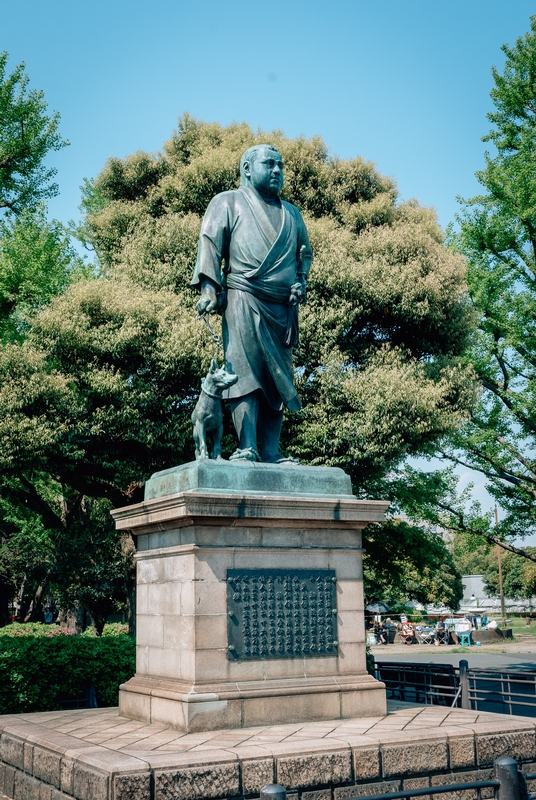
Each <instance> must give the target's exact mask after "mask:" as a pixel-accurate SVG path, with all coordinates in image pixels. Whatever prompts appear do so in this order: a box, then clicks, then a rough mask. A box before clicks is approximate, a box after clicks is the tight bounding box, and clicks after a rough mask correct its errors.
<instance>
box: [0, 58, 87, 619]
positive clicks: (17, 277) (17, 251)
mask: <svg viewBox="0 0 536 800" xmlns="http://www.w3.org/2000/svg"><path fill="white" fill-rule="evenodd" d="M6 66H7V54H6V53H3V54H0V211H1V212H2V213H1V216H0V353H1V355H0V358H3V356H4V354H5V353H4V347H6V346H7V351H9V347H8V345H9V344H10V343H14V342H17V343H19V344H20V345H22V342H23V340H24V338H25V336H26V334H27V332H28V331H29V329H30V327H31V324H32V323H31V320H32V318H33V317H34V316H35V314H37V313H38V312H39V310H40V309H42V308H43V307H44V306H46V304H47V303H48V301H49V300H50V299H51V297H53V296H54V295H57V294H59V293H61V292H62V291H64V290H65V288H66V286H67V285H68V284H69V283H70V282H72V281H73V280H74V279H75V278H76V277H77V276H80V275H82V274H84V273H85V272H87V269H85V268H84V265H83V262H82V259H80V258H79V257H78V256H77V254H76V252H75V250H74V248H73V246H72V244H71V241H70V237H69V234H68V232H67V231H66V230H65V228H64V227H63V226H62V225H61V224H60V223H58V222H56V221H49V220H48V219H47V216H46V208H45V206H44V204H43V203H44V200H45V199H46V198H49V197H52V196H53V195H55V194H56V192H57V186H56V184H55V183H54V182H53V178H54V175H55V169H54V168H53V167H47V166H46V165H45V160H46V158H47V157H48V156H49V154H50V153H51V151H54V150H58V149H60V148H62V147H64V146H65V145H66V144H67V143H66V142H65V141H63V140H62V139H61V137H60V135H59V133H58V125H59V115H58V114H55V113H53V114H50V115H49V114H47V105H46V102H45V100H44V96H43V93H42V92H40V91H36V90H30V89H29V79H28V76H27V75H26V74H25V72H24V65H23V64H21V65H19V66H18V67H16V68H15V70H14V71H13V72H12V73H11V74H8V73H7V72H6ZM7 351H6V352H7ZM28 425H29V427H31V426H32V425H33V426H34V428H35V427H37V426H36V422H35V420H34V421H33V423H32V422H30V421H29V422H28ZM25 483H28V479H27V477H26V476H25V474H24V472H23V470H22V466H21V468H20V469H17V468H15V469H13V465H12V468H11V469H10V470H8V471H5V472H4V471H3V472H2V473H0V625H2V624H5V623H6V622H7V621H8V618H9V617H8V600H9V599H10V598H11V596H12V595H13V593H14V592H15V591H16V593H17V595H18V597H19V599H20V601H21V605H22V608H23V610H24V608H25V607H27V604H28V603H27V598H28V597H30V598H31V597H34V596H36V593H37V596H40V595H41V594H42V592H43V589H44V586H45V583H46V579H47V577H48V575H49V574H50V570H51V568H52V566H53V564H54V552H55V548H54V546H53V542H52V528H51V527H50V519H51V517H50V515H49V516H48V517H47V515H46V514H43V513H41V512H38V511H36V510H35V509H34V508H32V506H31V504H29V503H28V502H27V498H26V494H27V492H26V491H25V490H24V489H22V487H23V486H24V485H25ZM30 485H32V486H34V487H38V489H37V490H36V491H38V492H39V493H41V495H43V497H46V498H47V499H48V500H49V501H50V502H51V503H52V504H53V503H54V502H55V499H57V498H58V497H59V496H60V495H61V489H58V487H57V486H56V485H55V484H54V481H53V480H52V479H51V478H50V476H48V475H46V473H41V474H40V475H39V476H38V477H36V478H35V479H34V478H32V481H30ZM21 491H22V494H21ZM44 507H45V505H43V507H42V508H44ZM41 511H42V509H41Z"/></svg>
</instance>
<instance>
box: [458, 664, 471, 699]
mask: <svg viewBox="0 0 536 800" xmlns="http://www.w3.org/2000/svg"><path fill="white" fill-rule="evenodd" d="M468 670H469V662H468V661H467V660H466V659H465V658H462V660H461V661H460V686H461V700H462V708H471V701H470V699H469V674H468Z"/></svg>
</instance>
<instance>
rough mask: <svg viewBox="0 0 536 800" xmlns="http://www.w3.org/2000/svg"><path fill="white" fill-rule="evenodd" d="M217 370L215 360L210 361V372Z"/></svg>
mask: <svg viewBox="0 0 536 800" xmlns="http://www.w3.org/2000/svg"><path fill="white" fill-rule="evenodd" d="M217 369H218V362H217V361H216V359H215V358H213V359H212V361H211V362H210V371H211V372H216V370H217Z"/></svg>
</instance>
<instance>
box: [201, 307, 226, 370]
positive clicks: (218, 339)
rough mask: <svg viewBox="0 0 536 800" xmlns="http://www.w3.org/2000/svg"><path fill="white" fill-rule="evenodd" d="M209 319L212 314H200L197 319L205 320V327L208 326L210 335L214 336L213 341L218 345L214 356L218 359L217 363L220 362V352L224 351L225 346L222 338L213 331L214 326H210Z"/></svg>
mask: <svg viewBox="0 0 536 800" xmlns="http://www.w3.org/2000/svg"><path fill="white" fill-rule="evenodd" d="M209 317H210V314H200V315H199V316H198V317H197V319H203V320H204V322H205V325H206V326H207V328H208V330H209V333H210V335H211V336H212V341H213V342H214V344H215V345H216V352H215V354H214V358H215V359H216V361H218V357H219V353H220V350H222V349H223V344H222V340H221V336H220V335H219V334H217V333H216V331H215V330H214V329H213V327H212V325H211V324H210V319H209Z"/></svg>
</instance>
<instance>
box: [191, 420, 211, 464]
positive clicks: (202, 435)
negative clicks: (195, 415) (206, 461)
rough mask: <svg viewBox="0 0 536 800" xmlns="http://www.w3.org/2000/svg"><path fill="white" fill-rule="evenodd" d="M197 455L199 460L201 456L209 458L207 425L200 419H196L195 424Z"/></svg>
mask: <svg viewBox="0 0 536 800" xmlns="http://www.w3.org/2000/svg"><path fill="white" fill-rule="evenodd" d="M194 441H195V457H196V459H197V460H198V461H199V460H200V459H201V458H208V448H207V436H206V431H205V426H204V425H203V423H202V422H201V421H200V420H196V421H195V425H194Z"/></svg>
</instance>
